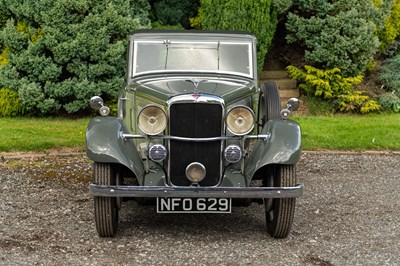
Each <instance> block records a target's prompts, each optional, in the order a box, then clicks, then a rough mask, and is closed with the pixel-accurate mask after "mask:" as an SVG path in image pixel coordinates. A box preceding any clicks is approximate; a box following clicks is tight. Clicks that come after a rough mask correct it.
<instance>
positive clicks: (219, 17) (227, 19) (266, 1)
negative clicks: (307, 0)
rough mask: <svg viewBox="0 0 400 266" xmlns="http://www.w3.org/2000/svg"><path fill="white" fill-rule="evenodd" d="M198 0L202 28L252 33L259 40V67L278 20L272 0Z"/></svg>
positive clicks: (260, 68) (262, 63)
mask: <svg viewBox="0 0 400 266" xmlns="http://www.w3.org/2000/svg"><path fill="white" fill-rule="evenodd" d="M200 3H201V12H200V13H199V15H200V21H201V26H202V29H205V30H237V31H247V32H251V33H253V34H255V36H256V37H257V40H258V43H257V61H258V69H259V71H261V70H262V68H263V66H264V58H265V55H266V53H267V51H268V48H269V46H270V45H271V42H272V38H273V36H274V33H275V30H276V25H277V23H278V18H277V16H278V13H277V10H276V9H275V8H274V6H273V0H200Z"/></svg>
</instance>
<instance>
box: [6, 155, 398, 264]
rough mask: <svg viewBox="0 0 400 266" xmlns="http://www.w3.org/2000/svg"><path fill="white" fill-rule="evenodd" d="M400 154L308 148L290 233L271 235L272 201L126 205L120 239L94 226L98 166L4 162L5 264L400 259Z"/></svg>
mask: <svg viewBox="0 0 400 266" xmlns="http://www.w3.org/2000/svg"><path fill="white" fill-rule="evenodd" d="M399 165H400V155H394V154H392V155H357V154H346V155H341V154H318V153H304V154H303V157H302V160H301V162H300V163H299V165H298V174H299V177H300V181H301V182H303V183H304V184H305V186H306V191H305V195H304V197H302V198H301V199H299V200H298V204H297V209H296V217H295V222H294V225H293V229H292V233H291V234H290V236H289V237H288V238H286V239H283V240H276V239H273V238H271V237H269V236H268V234H267V233H266V232H265V221H264V213H263V206H262V205H258V204H253V205H251V206H250V207H247V208H245V207H240V208H235V209H234V210H233V213H232V214H224V215H222V214H221V215H187V214H179V215H161V214H157V213H155V210H154V207H152V206H139V205H138V204H137V203H135V202H126V203H124V206H123V210H122V213H121V222H120V230H119V232H118V234H117V236H116V237H114V238H103V239H101V238H99V237H98V236H97V234H96V232H95V228H94V224H93V213H92V199H91V198H89V196H88V189H87V185H88V183H89V182H90V179H91V177H90V162H89V161H87V160H86V159H85V157H84V156H83V155H79V154H76V155H74V156H66V157H56V156H47V157H32V158H29V157H25V158H24V159H22V160H15V159H10V158H7V156H5V157H4V158H2V159H1V161H0V187H1V191H2V192H1V193H0V265H24V264H27V265H32V264H39V265H40V264H46V265H94V264H96V265H99V264H100V265H112V264H114V265H400V207H399V202H400V193H399V188H400V167H399Z"/></svg>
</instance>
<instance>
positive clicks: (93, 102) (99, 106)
mask: <svg viewBox="0 0 400 266" xmlns="http://www.w3.org/2000/svg"><path fill="white" fill-rule="evenodd" d="M90 107H92V108H93V109H94V110H99V112H100V115H102V116H107V115H108V114H109V113H110V108H108V107H107V106H105V105H104V101H103V99H102V98H101V97H99V96H93V97H92V98H91V99H90Z"/></svg>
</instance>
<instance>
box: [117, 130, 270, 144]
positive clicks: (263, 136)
mask: <svg viewBox="0 0 400 266" xmlns="http://www.w3.org/2000/svg"><path fill="white" fill-rule="evenodd" d="M120 135H121V138H122V139H124V140H127V139H140V138H143V139H165V140H177V141H188V142H208V141H221V140H235V139H236V140H238V139H259V140H268V139H269V138H270V137H271V134H263V135H245V136H220V137H212V138H185V137H177V136H168V135H165V136H160V135H155V136H147V135H133V134H124V133H122V132H121V134H120Z"/></svg>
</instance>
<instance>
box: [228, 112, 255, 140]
mask: <svg viewBox="0 0 400 266" xmlns="http://www.w3.org/2000/svg"><path fill="white" fill-rule="evenodd" d="M225 122H226V126H227V128H228V130H229V132H231V133H232V134H234V135H238V136H242V135H246V134H248V133H249V132H251V131H252V130H253V128H254V113H253V111H252V110H251V109H250V108H249V107H247V106H237V107H233V108H232V109H231V110H229V111H228V113H227V115H226V118H225Z"/></svg>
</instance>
